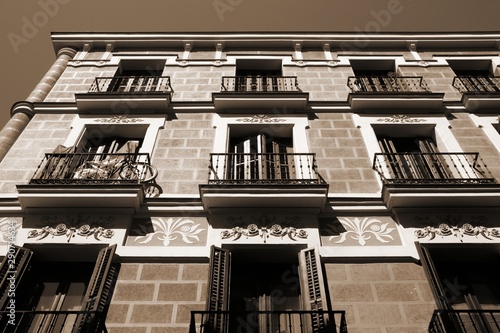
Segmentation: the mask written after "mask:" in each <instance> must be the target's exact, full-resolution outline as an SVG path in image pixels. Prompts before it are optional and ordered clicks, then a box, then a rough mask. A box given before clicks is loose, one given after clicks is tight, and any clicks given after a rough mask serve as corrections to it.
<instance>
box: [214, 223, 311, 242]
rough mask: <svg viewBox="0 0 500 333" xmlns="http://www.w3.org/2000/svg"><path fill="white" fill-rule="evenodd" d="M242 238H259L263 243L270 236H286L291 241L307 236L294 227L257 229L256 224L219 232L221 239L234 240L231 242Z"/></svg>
mask: <svg viewBox="0 0 500 333" xmlns="http://www.w3.org/2000/svg"><path fill="white" fill-rule="evenodd" d="M241 236H244V237H246V238H249V237H256V236H260V237H261V238H262V239H263V240H264V243H266V242H267V239H268V238H269V237H270V236H273V237H280V238H281V239H283V237H286V236H288V238H290V239H291V240H293V241H296V240H297V238H302V239H306V238H307V236H308V234H307V231H306V230H303V229H299V230H297V229H296V228H294V227H282V226H280V225H279V224H273V225H272V226H271V227H269V228H268V227H259V226H257V225H256V224H249V225H248V227H246V228H242V227H234V228H232V229H230V230H224V231H222V232H221V238H222V239H228V238H234V239H233V241H236V240H238V239H240V238H241Z"/></svg>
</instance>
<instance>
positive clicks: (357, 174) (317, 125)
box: [307, 113, 380, 193]
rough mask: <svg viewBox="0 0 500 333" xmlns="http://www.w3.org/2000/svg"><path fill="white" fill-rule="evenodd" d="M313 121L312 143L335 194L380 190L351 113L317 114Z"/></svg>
mask: <svg viewBox="0 0 500 333" xmlns="http://www.w3.org/2000/svg"><path fill="white" fill-rule="evenodd" d="M316 116H317V119H315V120H312V121H310V122H309V124H310V129H309V130H308V132H307V134H308V136H309V144H310V148H311V151H312V152H313V153H316V159H317V164H318V171H319V173H320V174H321V176H323V178H324V179H325V180H326V182H327V183H329V184H330V188H329V191H330V192H331V193H376V192H377V191H379V190H380V188H379V185H378V183H377V181H376V178H375V172H374V171H373V169H372V167H371V163H372V161H371V159H370V157H369V156H368V151H367V149H366V145H365V142H364V141H363V138H362V137H361V131H360V130H359V129H357V128H356V127H355V126H354V122H353V121H352V117H351V115H350V114H348V113H317V114H316Z"/></svg>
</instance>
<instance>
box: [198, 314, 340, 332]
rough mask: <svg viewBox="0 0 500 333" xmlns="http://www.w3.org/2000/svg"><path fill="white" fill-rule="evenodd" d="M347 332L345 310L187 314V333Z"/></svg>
mask: <svg viewBox="0 0 500 333" xmlns="http://www.w3.org/2000/svg"><path fill="white" fill-rule="evenodd" d="M209 332H210V333H212V332H219V333H226V332H227V333H229V332H255V333H271V332H287V333H308V332H314V333H327V332H328V333H347V323H346V320H345V311H293V310H287V311H253V312H229V311H191V322H190V325H189V333H209Z"/></svg>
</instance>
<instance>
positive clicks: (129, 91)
mask: <svg viewBox="0 0 500 333" xmlns="http://www.w3.org/2000/svg"><path fill="white" fill-rule="evenodd" d="M172 93H173V90H172V87H171V86H170V77H168V76H114V77H96V78H95V80H94V82H93V83H92V86H91V87H90V89H89V91H88V92H87V93H85V94H75V98H76V104H77V106H78V109H79V110H81V111H87V112H91V111H94V112H95V111H99V110H107V111H108V113H109V111H110V110H116V111H117V110H123V111H129V112H132V111H133V112H134V113H137V112H146V111H147V112H151V111H165V110H166V109H167V108H168V105H169V104H170V98H171V95H172Z"/></svg>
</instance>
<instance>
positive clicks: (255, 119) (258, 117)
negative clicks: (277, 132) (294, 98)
mask: <svg viewBox="0 0 500 333" xmlns="http://www.w3.org/2000/svg"><path fill="white" fill-rule="evenodd" d="M236 121H240V122H244V123H256V124H263V123H266V124H267V123H280V122H284V121H285V119H282V118H272V117H270V116H268V115H267V114H255V115H253V116H251V117H248V118H239V119H236Z"/></svg>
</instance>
